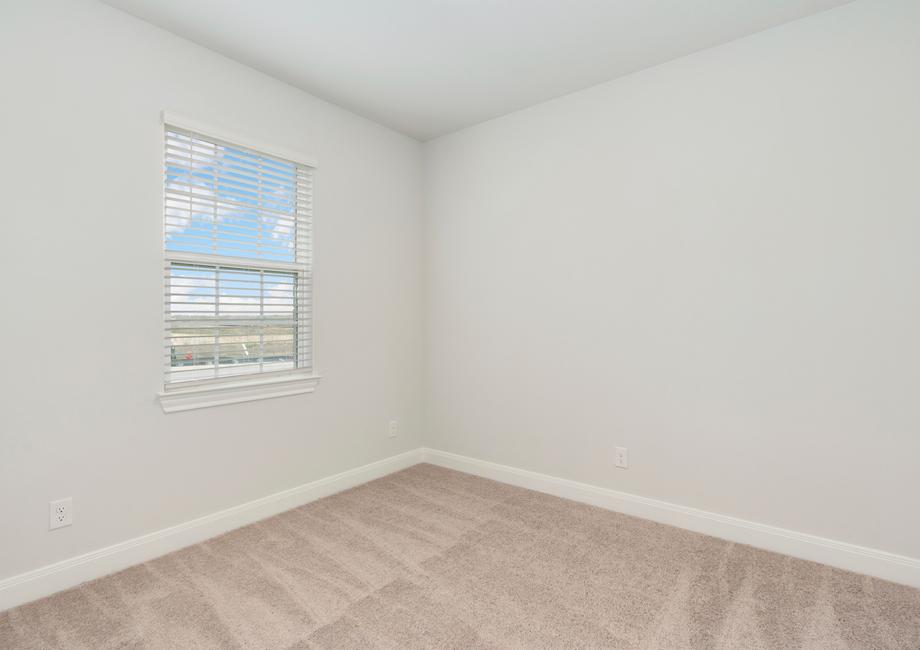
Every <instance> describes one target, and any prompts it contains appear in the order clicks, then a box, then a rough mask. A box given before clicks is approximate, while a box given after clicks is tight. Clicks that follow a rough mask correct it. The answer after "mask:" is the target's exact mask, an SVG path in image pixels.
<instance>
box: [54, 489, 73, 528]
mask: <svg viewBox="0 0 920 650" xmlns="http://www.w3.org/2000/svg"><path fill="white" fill-rule="evenodd" d="M72 523H73V499H72V498H70V497H67V498H66V499H58V500H57V501H51V502H50V503H49V504H48V530H54V529H55V528H63V527H64V526H69V525H71V524H72Z"/></svg>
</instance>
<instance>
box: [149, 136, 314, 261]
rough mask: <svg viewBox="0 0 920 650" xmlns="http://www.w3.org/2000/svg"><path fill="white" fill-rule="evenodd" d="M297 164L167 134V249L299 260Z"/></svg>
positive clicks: (192, 137) (239, 149)
mask: <svg viewBox="0 0 920 650" xmlns="http://www.w3.org/2000/svg"><path fill="white" fill-rule="evenodd" d="M302 198H303V197H301V196H299V194H298V169H297V165H295V164H294V163H290V162H287V161H284V160H280V159H277V158H273V157H271V156H266V155H264V154H260V153H257V152H254V151H250V150H248V149H245V148H242V147H235V146H233V145H229V144H223V143H220V142H216V141H210V140H203V139H201V138H199V137H196V136H195V135H194V134H191V133H187V132H182V131H180V130H173V129H169V130H167V132H166V197H165V199H166V250H167V251H175V252H186V253H204V254H212V255H227V256H233V257H241V258H249V259H262V260H271V261H276V262H291V263H295V262H298V260H297V246H296V241H297V236H298V233H297V216H298V202H299V201H301V200H302Z"/></svg>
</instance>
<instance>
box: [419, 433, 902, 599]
mask: <svg viewBox="0 0 920 650" xmlns="http://www.w3.org/2000/svg"><path fill="white" fill-rule="evenodd" d="M424 460H425V462H428V463H432V464H434V465H440V466H441V467H448V468H450V469H455V470H459V471H461V472H466V473H468V474H475V475H476V476H482V477H485V478H490V479H493V480H496V481H501V482H502V483H508V484H511V485H516V486H518V487H523V488H528V489H530V490H536V491H538V492H545V493H546V494H552V495H555V496H559V497H564V498H566V499H572V500H573V501H580V502H582V503H588V504H591V505H594V506H599V507H601V508H606V509H607V510H615V511H617V512H622V513H625V514H628V515H634V516H636V517H642V518H643V519H651V520H652V521H657V522H661V523H663V524H670V525H671V526H678V527H680V528H686V529H688V530H692V531H696V532H698V533H703V534H706V535H711V536H713V537H719V538H722V539H726V540H729V541H732V542H738V543H740V544H748V545H750V546H755V547H757V548H762V549H765V550H768V551H774V552H776V553H783V554H785V555H791V556H792V557H797V558H801V559H803V560H811V561H813V562H820V563H822V564H827V565H830V566H834V567H838V568H840V569H845V570H847V571H853V572H855V573H861V574H864V575H870V576H875V577H877V578H882V579H884V580H890V581H891V582H898V583H901V584H905V585H909V586H912V587H920V559H917V558H912V557H906V556H904V555H896V554H894V553H888V552H886V551H879V550H877V549H873V548H866V547H864V546H857V545H856V544H849V543H846V542H839V541H836V540H832V539H826V538H824V537H818V536H816V535H809V534H807V533H800V532H796V531H793V530H786V529H784V528H778V527H776V526H768V525H766V524H759V523H756V522H753V521H745V520H744V519H737V518H735V517H729V516H727V515H720V514H716V513H714V512H706V511H705V510H697V509H696V508H688V507H686V506H680V505H677V504H674V503H668V502H666V501H658V500H656V499H649V498H646V497H640V496H636V495H634V494H628V493H626V492H618V491H616V490H610V489H608V488H602V487H597V486H595V485H588V484H586V483H578V482H577V481H570V480H568V479H563V478H557V477H555V476H549V475H547V474H539V473H537V472H531V471H528V470H524V469H518V468H516V467H509V466H507V465H499V464H498V463H492V462H489V461H484V460H478V459H476V458H469V457H467V456H460V455H458V454H452V453H449V452H446V451H438V450H435V449H425V450H424Z"/></svg>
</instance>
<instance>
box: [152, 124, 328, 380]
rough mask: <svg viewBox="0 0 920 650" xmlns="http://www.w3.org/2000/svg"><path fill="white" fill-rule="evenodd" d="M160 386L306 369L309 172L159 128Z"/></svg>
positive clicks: (309, 358) (309, 295)
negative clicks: (162, 153)
mask: <svg viewBox="0 0 920 650" xmlns="http://www.w3.org/2000/svg"><path fill="white" fill-rule="evenodd" d="M165 144H166V157H165V188H164V189H165V248H166V269H165V272H166V277H165V286H166V346H165V357H166V361H165V366H166V383H167V384H176V383H179V382H207V381H211V380H222V379H226V378H234V377H236V378H238V377H239V376H241V375H256V374H263V373H283V372H286V371H292V370H306V371H311V370H312V355H313V350H312V340H313V336H312V288H311V285H312V282H311V280H312V233H311V227H312V189H313V188H312V169H311V168H309V167H306V166H304V165H300V164H298V163H294V162H289V161H285V160H282V159H280V158H275V157H273V156H269V155H266V154H263V153H259V152H257V151H253V150H250V149H247V148H245V147H239V146H235V145H232V144H229V143H225V142H221V141H218V140H215V139H212V138H209V137H207V136H204V135H201V134H197V133H194V132H190V131H186V130H182V129H178V128H173V127H170V126H167V128H166V143H165Z"/></svg>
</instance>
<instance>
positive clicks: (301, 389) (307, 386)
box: [157, 111, 321, 413]
mask: <svg viewBox="0 0 920 650" xmlns="http://www.w3.org/2000/svg"><path fill="white" fill-rule="evenodd" d="M170 127H172V128H175V129H179V130H181V131H191V132H193V133H195V134H198V135H201V136H204V137H207V138H213V139H214V140H216V141H218V142H222V143H226V144H229V145H233V146H239V147H242V148H245V149H249V150H252V151H255V152H257V153H260V154H265V155H267V156H272V157H276V158H280V159H282V160H285V161H288V162H291V163H295V164H296V165H298V166H302V167H306V168H309V169H310V171H311V174H312V176H313V180H314V182H315V173H316V169H317V164H316V161H315V160H314V159H313V158H310V157H308V156H304V155H303V154H301V153H299V152H296V151H292V150H290V149H285V148H281V147H277V146H273V145H271V144H268V143H265V142H260V141H258V140H256V139H253V138H249V137H245V136H241V135H239V134H236V133H230V132H228V131H226V130H224V129H220V128H217V127H214V126H211V125H208V124H205V123H202V122H200V121H196V120H192V119H189V118H187V117H184V116H182V115H178V114H176V113H173V112H171V111H163V112H162V113H161V119H160V131H159V132H160V142H161V144H162V149H161V152H160V153H161V156H160V163H161V172H160V175H159V177H158V181H159V188H160V203H161V204H160V213H159V218H160V220H161V225H162V226H163V238H162V249H161V250H162V253H163V267H162V268H163V269H164V274H163V276H164V277H163V287H162V291H161V294H160V295H161V296H166V295H167V293H166V292H167V290H168V288H169V282H170V280H169V271H168V269H169V266H170V264H173V263H175V264H198V265H201V266H203V267H212V268H215V269H217V268H229V269H245V270H247V271H257V272H266V271H278V272H282V273H292V274H296V281H297V287H298V288H297V293H298V294H299V293H301V292H309V293H310V294H311V300H310V310H309V313H308V314H307V315H306V316H305V317H306V318H307V319H309V324H310V328H309V350H310V358H311V364H310V365H311V367H310V368H309V369H305V368H299V367H295V368H293V369H288V370H275V371H264V372H256V373H252V374H241V375H232V376H227V377H213V378H201V379H195V380H188V381H182V382H167V381H166V376H167V375H168V373H169V369H170V368H171V363H170V361H169V360H168V359H167V360H165V361H163V362H162V364H161V368H162V372H163V377H164V380H163V389H162V390H161V391H160V392H158V393H157V395H158V397H159V402H160V406H161V407H162V408H163V411H164V412H166V413H172V412H175V411H186V410H190V409H197V408H205V407H210V406H219V405H223V404H233V403H237V402H247V401H252V400H260V399H269V398H273V397H283V396H288V395H297V394H302V393H311V392H313V391H314V389H315V387H316V384H317V383H318V382H319V380H320V379H321V376H320V375H319V374H318V373H317V372H316V337H315V320H316V318H315V314H316V297H315V294H314V293H313V279H314V276H315V272H314V264H313V256H312V253H311V255H310V263H309V264H302V263H299V262H297V261H296V260H295V261H294V262H280V261H274V260H269V259H256V258H253V259H251V260H250V259H247V258H241V257H240V258H238V257H231V256H222V255H211V254H205V253H186V252H180V251H170V250H167V248H166V219H165V214H166V192H165V191H164V185H163V182H164V177H165V173H166V170H165V162H164V161H165V160H166V155H165V154H166V151H165V147H166V138H165V137H164V136H165V133H166V130H167V129H168V128H170ZM311 217H312V214H311ZM310 234H311V242H312V239H313V237H312V234H313V233H312V224H311V233H310ZM295 309H296V310H297V311H298V314H297V316H296V317H295V321H294V328H295V332H297V336H300V333H299V330H300V328H301V324H302V321H301V318H304V316H302V315H301V314H300V313H299V311H300V309H301V304H300V302H299V300H295ZM168 320H169V313H168V306H167V305H166V304H165V303H164V305H163V323H164V328H165V325H166V323H167V322H168ZM164 331H165V330H164ZM160 350H161V352H162V350H163V348H162V347H160ZM295 354H296V355H297V356H298V357H299V350H297V349H296V348H295ZM164 356H165V355H164ZM296 363H298V364H299V363H300V359H299V358H298V359H297V362H296Z"/></svg>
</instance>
